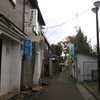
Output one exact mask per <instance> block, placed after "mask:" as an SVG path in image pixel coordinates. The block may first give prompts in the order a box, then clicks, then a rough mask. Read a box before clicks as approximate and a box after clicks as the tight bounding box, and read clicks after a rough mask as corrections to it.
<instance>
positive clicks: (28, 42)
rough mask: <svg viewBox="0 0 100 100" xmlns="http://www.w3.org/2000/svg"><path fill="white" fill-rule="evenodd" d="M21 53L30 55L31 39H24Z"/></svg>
mask: <svg viewBox="0 0 100 100" xmlns="http://www.w3.org/2000/svg"><path fill="white" fill-rule="evenodd" d="M23 55H32V41H31V40H24V44H23Z"/></svg>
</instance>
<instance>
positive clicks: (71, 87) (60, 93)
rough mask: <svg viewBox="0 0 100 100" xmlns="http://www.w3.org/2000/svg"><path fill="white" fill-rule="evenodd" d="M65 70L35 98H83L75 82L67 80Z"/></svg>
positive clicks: (72, 99) (59, 99)
mask: <svg viewBox="0 0 100 100" xmlns="http://www.w3.org/2000/svg"><path fill="white" fill-rule="evenodd" d="M66 75H67V73H66V72H60V74H59V77H58V79H57V81H56V82H54V83H50V84H49V85H48V86H47V87H46V88H45V89H44V91H43V92H42V93H41V94H40V96H39V97H38V98H37V99H35V100H84V99H83V97H82V96H81V94H80V92H79V90H78V89H77V87H76V84H75V83H71V82H69V81H68V79H67V77H66Z"/></svg>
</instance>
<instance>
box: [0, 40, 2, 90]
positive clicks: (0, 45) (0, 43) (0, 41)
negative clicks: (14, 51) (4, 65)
mask: <svg viewBox="0 0 100 100" xmlns="http://www.w3.org/2000/svg"><path fill="white" fill-rule="evenodd" d="M1 56H2V40H1V39H0V88H1V59H2V58H1Z"/></svg>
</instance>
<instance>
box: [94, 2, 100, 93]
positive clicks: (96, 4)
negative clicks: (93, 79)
mask: <svg viewBox="0 0 100 100" xmlns="http://www.w3.org/2000/svg"><path fill="white" fill-rule="evenodd" d="M94 5H95V8H92V11H93V12H94V13H96V31H97V60H98V91H100V78H99V77H100V58H99V54H100V53H99V24H98V10H99V7H100V1H96V2H95V3H94Z"/></svg>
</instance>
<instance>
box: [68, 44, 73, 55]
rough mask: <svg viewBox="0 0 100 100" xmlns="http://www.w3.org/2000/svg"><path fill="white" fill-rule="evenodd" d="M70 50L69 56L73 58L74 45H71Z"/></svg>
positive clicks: (69, 45)
mask: <svg viewBox="0 0 100 100" xmlns="http://www.w3.org/2000/svg"><path fill="white" fill-rule="evenodd" d="M68 48H69V55H70V57H72V56H73V55H74V44H71V43H69V44H68Z"/></svg>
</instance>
